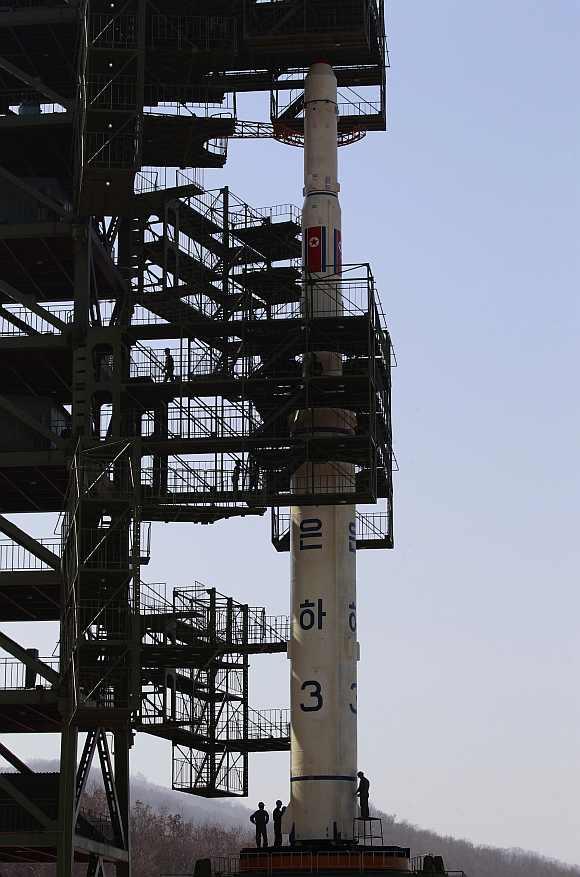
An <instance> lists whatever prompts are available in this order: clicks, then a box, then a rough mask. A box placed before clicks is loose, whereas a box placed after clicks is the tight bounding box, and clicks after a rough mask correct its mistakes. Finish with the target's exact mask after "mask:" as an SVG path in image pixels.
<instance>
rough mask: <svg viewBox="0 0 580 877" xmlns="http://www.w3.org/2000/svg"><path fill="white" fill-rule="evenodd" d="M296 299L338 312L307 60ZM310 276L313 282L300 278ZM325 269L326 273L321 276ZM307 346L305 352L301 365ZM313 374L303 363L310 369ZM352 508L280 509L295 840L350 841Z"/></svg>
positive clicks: (300, 487)
mask: <svg viewBox="0 0 580 877" xmlns="http://www.w3.org/2000/svg"><path fill="white" fill-rule="evenodd" d="M304 131H305V143H304V146H305V150H304V180H305V188H304V196H305V199H304V210H303V214H302V233H303V247H304V293H303V308H304V309H310V311H311V312H312V314H313V316H319V317H332V316H337V315H340V314H341V313H342V309H343V307H342V300H341V297H340V285H339V284H337V282H336V280H337V276H336V275H340V272H341V270H342V262H341V214H340V204H339V200H338V192H339V185H338V178H337V165H338V160H337V159H338V148H337V86H336V77H335V75H334V72H333V70H332V68H331V67H330V66H329V65H328V64H324V63H318V64H314V65H313V66H312V67H311V68H310V71H309V73H308V76H307V79H306V86H305V123H304ZM309 278H314V280H315V282H314V283H309V282H308V279H309ZM326 278H328V280H327V279H326ZM314 357H315V359H316V360H317V369H318V371H317V373H318V374H341V373H342V365H341V356H340V352H339V351H338V350H337V349H335V350H332V351H328V350H327V351H314ZM311 360H312V354H311V355H310V359H309V357H305V372H306V371H308V369H309V368H311ZM310 373H311V374H312V372H310ZM354 424H355V416H354V415H353V414H352V413H351V412H348V411H344V410H342V409H334V408H318V409H314V410H312V409H310V410H308V411H298V412H296V414H295V416H294V431H295V434H299V432H300V430H301V428H302V429H305V430H312V428H314V431H315V432H320V434H321V435H328V434H329V432H330V431H333V432H337V433H342V434H345V433H352V431H353V429H354ZM312 482H314V487H315V490H316V491H319V490H320V491H322V492H326V493H337V492H342V493H344V492H345V491H346V492H352V491H354V472H353V467H352V465H350V464H348V463H343V462H340V461H337V462H336V463H305V464H304V465H303V466H301V467H300V469H298V470H297V472H296V473H295V475H294V478H293V486H294V490H295V491H296V492H301V491H306V490H307V489H309V485H310V484H311V483H312ZM355 518H356V508H355V506H354V505H344V504H342V505H339V506H328V505H323V506H296V507H294V508H293V509H292V515H291V534H290V551H291V575H292V634H291V641H290V643H289V648H288V652H289V658H290V660H291V692H290V700H291V718H292V743H291V802H290V807H289V808H288V816H287V819H286V820H285V830H286V831H290V828H291V827H293V830H294V836H295V842H296V843H297V844H300V843H309V842H315V841H332V840H338V839H342V840H349V839H352V837H353V819H354V817H355V815H356V797H355V792H356V771H357V717H356V679H357V674H356V671H357V660H358V643H357V639H356V525H355Z"/></svg>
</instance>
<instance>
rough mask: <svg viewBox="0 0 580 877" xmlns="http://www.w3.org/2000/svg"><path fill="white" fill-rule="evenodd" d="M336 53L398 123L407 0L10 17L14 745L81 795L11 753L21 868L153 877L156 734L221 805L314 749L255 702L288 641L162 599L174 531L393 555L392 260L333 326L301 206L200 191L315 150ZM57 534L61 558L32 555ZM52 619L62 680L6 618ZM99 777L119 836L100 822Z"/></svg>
mask: <svg viewBox="0 0 580 877" xmlns="http://www.w3.org/2000/svg"><path fill="white" fill-rule="evenodd" d="M321 53H322V54H323V55H324V57H325V58H326V59H327V60H328V62H329V63H330V64H332V65H333V67H334V69H335V71H336V75H337V79H338V83H339V87H340V88H341V90H342V91H341V93H342V98H341V100H342V101H343V103H341V105H340V122H339V136H340V140H341V142H344V143H348V142H351V141H352V140H354V139H357V138H360V137H361V136H363V135H364V133H365V132H366V131H368V130H380V129H382V128H384V126H385V58H386V48H385V41H384V20H383V4H382V0H341V2H340V3H335V2H330V0H196V2H193V3H192V2H188V3H185V2H183V0H170V2H165V3H163V4H162V5H159V4H156V3H154V2H152V0H126V2H124V0H113V2H111V0H107V2H104V0H49V2H43V0H11V3H10V6H9V7H5V8H4V9H2V10H0V144H1V149H0V374H1V376H2V380H1V386H0V531H1V532H2V533H3V534H4V536H5V537H6V538H5V541H3V542H2V544H0V621H1V622H2V632H1V633H0V646H1V647H2V649H3V650H4V652H6V653H7V654H8V655H9V657H7V658H5V659H4V660H3V663H2V665H1V672H2V674H3V676H2V677H0V684H2V690H1V691H0V729H1V731H2V732H3V733H4V734H20V733H28V734H37V733H56V734H59V735H60V739H61V747H60V751H61V763H60V771H59V773H58V774H57V773H53V774H42V773H35V772H33V771H32V770H31V769H30V767H28V766H27V765H26V764H24V763H23V761H22V760H21V759H20V758H19V757H18V756H17V755H16V754H15V753H14V752H13V751H12V748H11V746H8V745H7V744H6V743H2V744H1V749H0V753H1V754H2V755H3V757H4V758H5V759H6V760H7V761H8V762H9V763H10V764H11V766H12V768H13V769H14V770H15V772H14V773H10V774H8V773H4V774H0V801H1V806H0V860H2V861H6V862H26V861H36V862H56V863H57V869H58V873H59V875H61V877H65V875H66V877H68V875H69V874H70V872H71V867H72V863H73V862H74V861H77V862H78V861H81V862H82V861H84V862H88V864H89V870H90V872H91V873H92V874H96V873H97V872H98V871H99V870H100V869H102V865H103V862H105V861H112V862H115V863H116V866H117V871H118V873H128V872H129V867H130V865H129V861H130V845H129V750H130V747H131V744H132V739H133V735H134V733H135V732H136V731H141V732H145V733H148V734H155V735H157V736H160V737H162V738H164V739H167V740H169V741H171V743H172V746H173V751H174V759H173V785H174V787H175V788H179V789H180V790H182V791H188V792H192V793H195V794H203V795H208V796H218V795H230V794H239V795H243V794H245V793H246V792H247V756H248V752H251V751H267V750H268V749H285V748H287V747H288V745H289V731H288V717H287V715H286V713H285V711H283V710H272V711H266V712H258V711H253V710H251V709H250V707H249V704H248V657H249V655H251V654H256V653H259V652H276V651H284V650H285V648H286V641H287V639H288V629H287V624H288V622H287V620H286V619H283V618H271V617H269V616H266V613H265V611H264V610H261V609H256V608H252V607H248V606H246V605H244V604H240V603H237V602H236V601H234V600H233V599H232V598H226V597H222V596H221V595H219V594H217V593H216V592H215V590H213V589H211V588H209V589H208V588H204V587H202V586H199V585H195V586H188V587H176V588H174V589H169V591H164V590H162V589H160V588H151V587H149V586H146V585H145V584H144V582H143V580H142V577H141V567H142V566H143V565H145V564H146V563H147V561H148V558H149V549H150V543H149V528H150V524H151V522H156V521H164V522H177V521H181V522H192V523H201V524H212V523H214V522H216V521H220V520H224V519H227V518H235V517H243V516H247V515H261V514H264V513H265V511H266V510H267V509H268V508H271V509H272V539H273V542H274V545H275V547H276V548H277V550H281V551H284V550H287V549H288V547H289V538H288V514H287V511H286V510H287V509H288V508H289V507H290V506H291V505H320V504H331V505H337V504H340V503H346V502H349V503H360V504H365V503H376V502H377V501H379V500H380V501H381V502H382V503H383V504H384V509H383V510H382V511H381V512H380V513H372V514H365V513H361V514H359V515H358V517H357V533H356V539H357V544H358V547H361V548H374V547H390V546H391V545H392V464H391V459H392V450H391V423H390V365H391V362H390V359H391V349H390V340H389V336H388V332H387V329H386V326H385V322H384V316H383V314H382V310H381V307H380V303H379V301H378V297H377V294H376V289H375V283H374V279H373V275H372V272H371V270H370V268H369V266H368V265H366V264H363V263H361V264H358V265H349V266H344V269H343V272H342V275H341V277H340V278H338V279H337V280H336V281H335V283H334V284H333V289H334V290H336V288H337V285H338V286H339V287H340V296H341V299H342V301H343V302H344V308H343V311H342V313H341V314H340V315H337V314H336V309H335V308H334V307H333V303H332V302H330V301H329V308H328V313H327V314H325V313H323V312H322V311H321V310H320V305H319V307H318V309H317V312H316V313H309V312H308V309H305V308H304V307H303V306H302V305H301V299H302V298H303V279H302V273H301V259H300V254H301V241H300V216H299V212H298V211H297V210H296V208H293V207H292V206H288V205H278V206H275V207H268V208H259V209H255V208H252V207H250V206H249V205H248V204H247V203H246V202H245V201H243V200H242V199H240V198H238V197H237V196H236V195H234V193H233V192H231V191H230V190H229V189H228V188H227V187H222V188H220V189H217V190H215V191H205V190H204V189H203V187H202V185H201V177H200V175H199V169H203V168H220V167H223V166H224V164H225V162H226V159H227V149H228V142H229V140H230V139H232V138H235V137H243V136H250V137H261V136H275V137H277V138H278V139H281V140H283V141H286V142H288V143H295V142H300V139H301V137H302V133H303V99H302V98H301V94H302V90H303V83H304V76H305V70H306V68H307V67H308V65H309V64H311V63H312V62H313V61H315V60H316V59H317V58H318V57H319V56H320V54H321ZM253 91H263V92H268V93H270V95H271V118H270V121H269V122H268V123H267V124H264V123H249V122H244V121H240V120H239V119H238V118H237V115H236V95H238V94H240V93H243V92H253ZM371 91H374V96H372V95H370V92H371ZM323 282H324V281H320V280H319V279H317V278H316V277H312V278H309V279H307V280H306V283H307V284H311V285H312V286H313V287H314V286H316V284H320V283H323ZM318 292H319V293H320V290H318ZM332 294H336V293H335V292H334V293H332ZM323 296H324V288H323V289H322V292H321V293H320V294H318V295H317V296H316V298H317V301H319V302H320V300H321V298H323ZM167 348H168V349H169V350H170V351H171V356H172V359H173V363H174V366H173V370H172V371H171V370H169V369H168V367H167V360H166V355H165V350H166V349H167ZM317 350H326V351H336V353H337V354H340V355H341V358H342V374H341V375H340V376H336V375H334V376H332V375H321V374H317V373H316V372H315V371H314V370H313V371H312V372H308V371H306V372H305V371H304V369H303V365H302V364H303V363H304V362H305V361H308V358H309V357H310V356H311V354H312V352H313V351H317ZM324 407H331V408H333V409H336V410H344V411H348V412H352V413H353V414H354V415H355V416H356V424H357V425H356V430H354V431H353V432H352V434H348V435H346V434H341V435H338V436H337V435H328V436H321V435H320V434H319V433H318V434H314V433H312V434H309V433H308V430H304V429H303V430H302V431H301V432H300V434H299V435H298V434H294V433H293V432H292V431H291V428H290V424H289V417H290V415H291V413H292V412H294V411H297V410H301V411H307V410H308V409H314V408H316V409H320V408H324ZM336 459H340V460H345V461H348V462H349V463H350V464H352V466H354V467H355V470H354V471H355V473H356V479H355V489H354V492H353V490H352V484H351V482H350V479H347V480H348V483H346V482H345V484H344V486H342V485H341V483H340V479H337V478H336V477H333V478H332V479H331V481H329V482H328V483H324V479H320V478H314V477H313V478H311V479H310V481H309V483H304V484H301V485H300V490H299V492H294V488H293V486H292V485H293V479H292V475H293V473H295V472H296V470H297V469H298V468H299V467H300V466H301V465H303V464H304V463H305V462H325V461H332V460H336ZM319 469H320V467H311V471H312V472H317V471H319ZM47 513H49V514H53V515H54V514H58V515H59V516H60V517H59V529H58V537H57V538H56V539H55V538H50V539H47V540H40V539H36V538H33V537H32V536H31V535H30V532H31V530H33V529H34V530H36V529H37V528H38V524H35V517H34V516H36V515H40V514H47ZM6 515H8V516H13V515H19V516H22V517H19V518H18V523H17V524H16V523H15V522H14V521H13V520H12V519H11V518H10V517H6ZM24 516H30V518H29V517H24ZM29 521H30V526H29V524H28V522H29ZM38 621H51V622H53V623H57V624H58V625H59V631H60V632H59V635H58V637H57V638H58V641H59V648H58V651H57V653H56V654H55V656H53V657H51V658H49V659H44V658H41V657H40V656H39V650H38V649H34V648H26V647H23V646H22V645H21V644H20V642H19V637H18V636H17V635H16V634H14V635H13V628H11V627H7V625H6V623H13V622H21V623H22V622H38ZM79 734H82V735H83V741H84V742H83V746H82V748H81V747H80V746H77V743H78V737H79ZM111 738H112V740H113V749H111V748H110V745H109V744H110V740H111ZM94 756H96V758H97V759H98V763H99V766H100V769H101V773H102V777H103V782H104V785H105V789H106V792H107V802H108V807H109V817H110V818H109V819H108V820H104V821H103V820H100V821H99V822H98V823H96V822H95V821H94V820H93V821H91V819H90V817H89V816H88V815H87V814H84V813H83V811H82V794H83V790H84V788H85V784H86V781H87V777H88V776H89V771H90V768H91V764H92V763H93V757H94Z"/></svg>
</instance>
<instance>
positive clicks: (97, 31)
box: [88, 11, 137, 49]
mask: <svg viewBox="0 0 580 877" xmlns="http://www.w3.org/2000/svg"><path fill="white" fill-rule="evenodd" d="M88 37H89V42H90V43H91V45H93V46H95V48H99V49H126V48H132V47H134V46H136V45H137V16H136V15H132V14H131V13H123V12H120V11H119V12H110V13H107V12H93V13H90V14H89V16H88Z"/></svg>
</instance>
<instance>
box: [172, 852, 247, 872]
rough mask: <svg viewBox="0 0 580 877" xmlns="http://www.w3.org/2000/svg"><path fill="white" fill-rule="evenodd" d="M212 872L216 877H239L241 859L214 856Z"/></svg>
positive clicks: (237, 857)
mask: <svg viewBox="0 0 580 877" xmlns="http://www.w3.org/2000/svg"><path fill="white" fill-rule="evenodd" d="M211 872H212V874H213V875H214V877H238V874H239V873H240V857H239V856H214V857H213V858H212V860H211ZM162 877H172V875H162Z"/></svg>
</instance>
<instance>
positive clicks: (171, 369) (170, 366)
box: [163, 347, 175, 383]
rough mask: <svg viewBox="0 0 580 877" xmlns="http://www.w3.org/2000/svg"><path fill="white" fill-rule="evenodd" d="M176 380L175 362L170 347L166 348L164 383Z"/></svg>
mask: <svg viewBox="0 0 580 877" xmlns="http://www.w3.org/2000/svg"><path fill="white" fill-rule="evenodd" d="M174 380H175V360H174V359H173V357H172V355H171V351H170V350H169V347H166V348H165V365H164V366H163V383H167V382H168V381H169V382H171V381H174Z"/></svg>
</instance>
